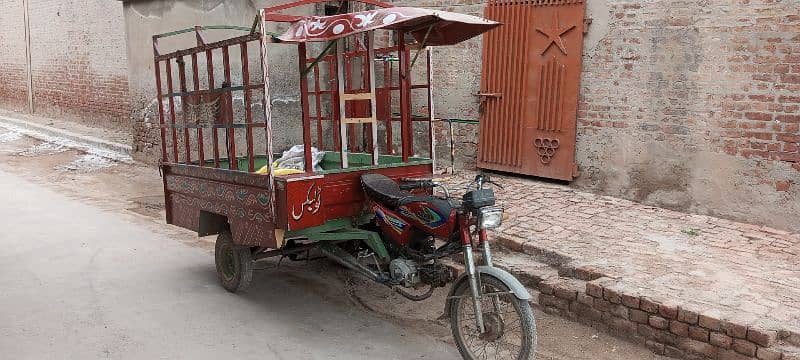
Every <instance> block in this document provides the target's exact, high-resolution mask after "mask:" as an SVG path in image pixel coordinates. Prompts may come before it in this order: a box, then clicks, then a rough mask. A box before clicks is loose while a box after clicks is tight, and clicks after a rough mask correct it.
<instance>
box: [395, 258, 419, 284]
mask: <svg viewBox="0 0 800 360" xmlns="http://www.w3.org/2000/svg"><path fill="white" fill-rule="evenodd" d="M389 275H390V276H391V277H392V280H394V281H397V282H399V283H401V284H403V286H404V287H407V288H408V287H413V286H416V285H417V284H419V283H420V278H419V271H418V270H417V262H416V261H414V260H407V259H394V260H392V262H390V263H389Z"/></svg>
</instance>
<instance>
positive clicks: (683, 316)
mask: <svg viewBox="0 0 800 360" xmlns="http://www.w3.org/2000/svg"><path fill="white" fill-rule="evenodd" d="M678 320H679V321H682V322H685V323H687V324H690V325H694V324H697V322H698V320H699V315H697V313H696V312H694V311H691V310H686V309H683V308H681V309H678Z"/></svg>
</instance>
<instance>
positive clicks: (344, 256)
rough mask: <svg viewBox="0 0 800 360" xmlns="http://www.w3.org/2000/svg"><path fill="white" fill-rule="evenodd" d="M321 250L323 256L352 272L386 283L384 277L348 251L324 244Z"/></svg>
mask: <svg viewBox="0 0 800 360" xmlns="http://www.w3.org/2000/svg"><path fill="white" fill-rule="evenodd" d="M319 250H320V251H321V252H322V254H323V255H325V256H327V257H328V258H329V259H331V260H333V261H336V262H337V263H339V264H341V265H342V266H344V267H346V268H348V269H350V270H353V271H356V272H358V273H360V274H362V275H364V276H366V277H368V278H370V279H372V281H375V282H379V283H383V282H386V279H384V278H383V276H381V275H380V274H378V273H376V272H374V271H372V269H370V268H368V267H366V266H364V265H363V264H361V263H360V262H358V259H356V258H355V257H353V256H352V255H350V254H348V253H347V252H346V251H344V250H342V249H341V248H340V247H338V246H336V245H331V244H322V245H320V246H319Z"/></svg>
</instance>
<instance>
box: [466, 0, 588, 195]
mask: <svg viewBox="0 0 800 360" xmlns="http://www.w3.org/2000/svg"><path fill="white" fill-rule="evenodd" d="M585 8H586V4H585V2H584V1H583V0H552V1H531V2H517V1H510V0H493V1H491V2H490V3H489V4H487V6H486V10H485V16H486V17H487V18H489V19H492V20H496V21H499V22H502V23H504V24H505V25H504V26H503V27H501V28H498V29H495V30H493V31H491V32H489V33H487V34H486V35H485V37H484V48H483V76H482V81H481V89H482V91H481V94H480V96H481V109H482V112H481V124H480V139H479V150H478V166H479V167H481V168H484V169H493V170H500V171H507V172H514V173H520V174H526V175H535V176H541V177H546V178H552V179H559V180H572V179H573V178H574V176H575V175H576V166H575V130H576V116H577V106H578V95H579V90H580V72H581V57H582V49H583V34H584V32H583V27H584V21H583V16H584V13H585Z"/></svg>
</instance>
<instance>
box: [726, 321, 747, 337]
mask: <svg viewBox="0 0 800 360" xmlns="http://www.w3.org/2000/svg"><path fill="white" fill-rule="evenodd" d="M722 330H724V331H725V334H726V335H728V336H730V337H733V338H740V339H744V338H745V337H747V326H746V325H742V324H739V323H734V322H730V321H726V322H723V323H722Z"/></svg>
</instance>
